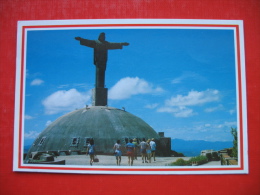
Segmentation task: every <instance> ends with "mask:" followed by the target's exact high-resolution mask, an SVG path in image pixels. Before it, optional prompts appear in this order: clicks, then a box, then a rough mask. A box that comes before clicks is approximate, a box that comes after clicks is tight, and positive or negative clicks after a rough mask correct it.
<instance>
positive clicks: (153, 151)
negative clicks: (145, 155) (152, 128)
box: [150, 138, 156, 161]
mask: <svg viewBox="0 0 260 195" xmlns="http://www.w3.org/2000/svg"><path fill="white" fill-rule="evenodd" d="M150 146H151V158H153V159H154V161H156V160H155V151H156V143H155V141H154V138H152V140H151V141H150Z"/></svg>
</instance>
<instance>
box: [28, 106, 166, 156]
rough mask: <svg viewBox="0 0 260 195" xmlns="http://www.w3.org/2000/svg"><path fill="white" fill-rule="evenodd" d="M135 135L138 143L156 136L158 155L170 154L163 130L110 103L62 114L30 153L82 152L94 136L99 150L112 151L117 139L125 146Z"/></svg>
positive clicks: (101, 151)
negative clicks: (109, 105)
mask: <svg viewBox="0 0 260 195" xmlns="http://www.w3.org/2000/svg"><path fill="white" fill-rule="evenodd" d="M160 135H161V136H160ZM133 138H137V141H138V142H141V140H142V139H143V138H145V139H146V140H147V139H151V138H154V139H155V141H156V143H157V149H158V150H157V155H160V156H161V155H163V156H168V155H170V140H169V138H165V137H164V136H163V133H162V132H161V133H159V134H157V133H156V132H155V130H154V129H153V128H152V127H150V126H149V125H148V124H147V123H146V122H144V121H143V120H142V119H141V118H139V117H137V116H135V115H133V114H131V113H129V112H127V111H125V110H124V109H117V108H113V107H107V106H91V107H86V108H82V109H79V110H75V111H73V112H70V113H68V114H65V115H64V116H61V117H60V118H58V119H57V120H56V121H54V122H52V123H51V124H50V125H49V126H48V127H47V128H46V129H45V130H44V131H43V132H42V133H41V134H40V135H39V136H38V138H37V139H36V140H35V141H34V143H33V145H32V146H31V148H30V150H29V151H28V154H31V153H32V152H54V153H56V154H60V153H62V152H64V153H65V154H71V153H72V152H77V153H78V154H81V153H84V152H86V147H87V145H88V142H89V141H90V139H94V141H95V145H96V152H97V153H99V154H112V152H113V150H112V148H113V146H114V143H115V142H116V141H117V140H121V144H122V145H123V146H124V145H125V144H126V143H127V142H129V140H130V139H133Z"/></svg>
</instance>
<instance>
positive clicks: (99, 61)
mask: <svg viewBox="0 0 260 195" xmlns="http://www.w3.org/2000/svg"><path fill="white" fill-rule="evenodd" d="M80 44H81V45H84V46H87V47H90V48H93V49H94V65H95V66H96V87H104V85H105V70H106V65H107V51H108V50H110V49H122V48H123V43H111V42H108V41H102V42H101V41H99V40H89V39H83V38H81V39H80Z"/></svg>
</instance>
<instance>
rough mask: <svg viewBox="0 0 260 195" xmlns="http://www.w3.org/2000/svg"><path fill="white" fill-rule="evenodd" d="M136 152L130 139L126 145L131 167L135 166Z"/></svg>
mask: <svg viewBox="0 0 260 195" xmlns="http://www.w3.org/2000/svg"><path fill="white" fill-rule="evenodd" d="M134 152H135V145H134V144H133V140H132V139H130V141H129V142H128V143H127V144H126V154H127V156H128V165H129V166H133V162H134Z"/></svg>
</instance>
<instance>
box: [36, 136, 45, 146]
mask: <svg viewBox="0 0 260 195" xmlns="http://www.w3.org/2000/svg"><path fill="white" fill-rule="evenodd" d="M45 139H46V137H42V139H41V141H40V142H39V144H38V146H41V145H43V143H44V141H45Z"/></svg>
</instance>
